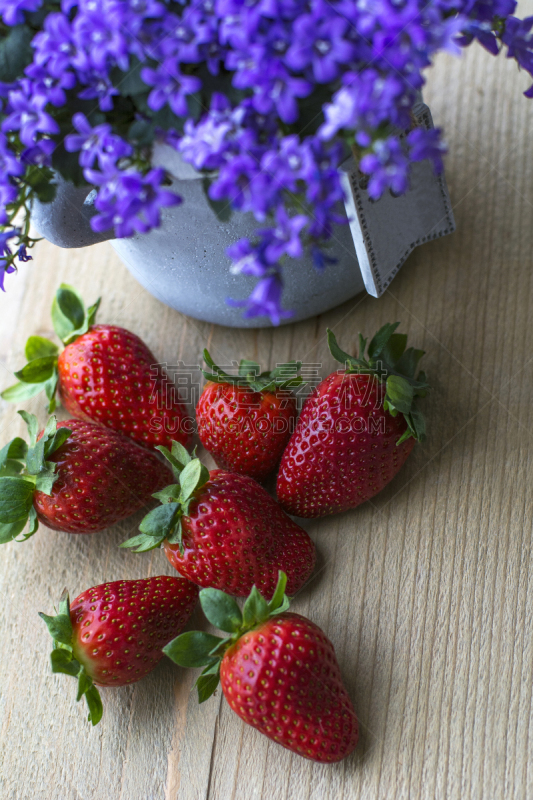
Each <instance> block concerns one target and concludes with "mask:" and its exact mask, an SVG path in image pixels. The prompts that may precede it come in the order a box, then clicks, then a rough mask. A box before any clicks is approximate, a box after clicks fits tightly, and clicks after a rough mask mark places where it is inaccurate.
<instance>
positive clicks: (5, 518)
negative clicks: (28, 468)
mask: <svg viewBox="0 0 533 800" xmlns="http://www.w3.org/2000/svg"><path fill="white" fill-rule="evenodd" d="M34 491H35V484H34V483H33V481H28V480H25V479H24V478H19V477H11V476H7V477H2V478H0V522H3V523H7V522H19V521H20V520H22V519H25V518H26V517H27V516H28V514H29V512H30V508H31V507H32V501H33V492H34Z"/></svg>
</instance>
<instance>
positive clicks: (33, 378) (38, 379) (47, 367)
mask: <svg viewBox="0 0 533 800" xmlns="http://www.w3.org/2000/svg"><path fill="white" fill-rule="evenodd" d="M55 368H56V358H55V356H44V358H36V359H34V360H33V361H30V363H29V364H26V366H25V367H22V369H19V370H18V372H15V378H18V379H19V381H22V382H23V383H44V382H45V381H47V380H48V379H49V378H51V377H52V375H53V374H54V370H55Z"/></svg>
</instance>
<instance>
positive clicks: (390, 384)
mask: <svg viewBox="0 0 533 800" xmlns="http://www.w3.org/2000/svg"><path fill="white" fill-rule="evenodd" d="M413 397H414V390H413V387H412V386H411V384H410V383H409V381H408V380H407V379H406V378H401V377H400V376H399V375H389V377H388V378H387V394H386V395H385V406H388V408H389V410H391V411H399V412H400V413H402V414H409V412H410V411H411V405H412V402H413Z"/></svg>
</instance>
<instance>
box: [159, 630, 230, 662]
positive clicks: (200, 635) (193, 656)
mask: <svg viewBox="0 0 533 800" xmlns="http://www.w3.org/2000/svg"><path fill="white" fill-rule="evenodd" d="M223 641H224V640H223V639H221V638H219V637H218V636H213V635H212V634H211V633H205V632H204V631H188V632H187V633H182V634H181V635H180V636H177V637H176V638H175V639H173V640H172V641H171V642H169V643H168V644H167V645H166V647H163V653H164V654H165V655H166V656H168V657H169V658H170V659H171V660H172V661H174V662H175V663H176V664H179V666H180V667H205V666H207V665H212V664H214V663H215V662H216V659H214V658H213V656H211V655H209V653H210V652H211V650H213V649H214V648H215V647H218V645H219V644H221V642H223Z"/></svg>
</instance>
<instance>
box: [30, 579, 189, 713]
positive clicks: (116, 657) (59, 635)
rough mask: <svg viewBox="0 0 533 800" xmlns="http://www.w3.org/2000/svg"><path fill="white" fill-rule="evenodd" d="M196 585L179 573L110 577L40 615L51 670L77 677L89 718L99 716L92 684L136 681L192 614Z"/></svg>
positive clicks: (99, 710) (96, 695) (96, 697)
mask: <svg viewBox="0 0 533 800" xmlns="http://www.w3.org/2000/svg"><path fill="white" fill-rule="evenodd" d="M197 598H198V588H197V587H196V586H195V585H194V584H192V583H190V582H189V581H186V580H183V578H169V577H167V576H166V575H160V576H159V577H158V578H145V579H142V580H138V581H114V582H113V583H102V584H101V585H100V586H93V587H92V589H87V591H85V592H83V593H82V594H80V595H79V597H77V598H76V599H75V600H74V603H73V604H72V605H71V606H69V597H68V594H66V593H65V594H64V596H63V597H62V598H61V602H60V605H59V614H57V616H55V617H49V616H48V615H47V614H39V616H40V617H42V619H43V620H44V621H45V623H46V625H47V626H48V630H49V631H50V634H51V636H52V638H53V640H54V650H53V651H52V655H51V662H52V672H64V673H66V674H67V675H72V676H73V677H77V678H78V697H77V699H78V700H80V699H81V697H83V695H85V698H86V700H87V705H88V706H89V720H90V721H91V722H92V724H93V725H96V724H97V723H98V722H99V721H100V719H101V717H102V700H101V698H100V693H99V691H98V689H97V688H96V686H95V684H96V685H97V686H125V685H126V684H128V683H134V682H135V681H140V680H141V678H144V676H145V675H148V673H149V672H151V671H152V670H153V669H154V667H155V666H156V664H157V663H158V662H159V661H160V660H161V659H162V658H163V650H162V648H163V647H164V645H166V644H167V643H168V642H169V641H170V640H171V639H172V638H173V637H174V636H176V635H177V634H178V633H179V632H180V631H181V630H183V627H184V625H185V624H186V622H187V620H188V619H189V617H190V616H191V613H192V610H193V608H194V606H195V605H196V600H197Z"/></svg>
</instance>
